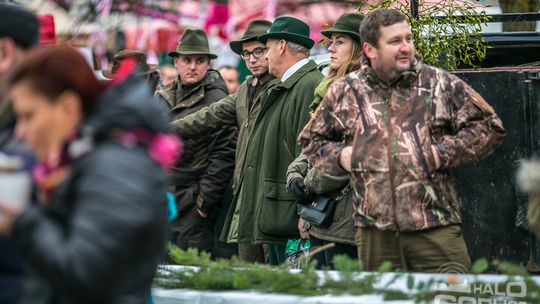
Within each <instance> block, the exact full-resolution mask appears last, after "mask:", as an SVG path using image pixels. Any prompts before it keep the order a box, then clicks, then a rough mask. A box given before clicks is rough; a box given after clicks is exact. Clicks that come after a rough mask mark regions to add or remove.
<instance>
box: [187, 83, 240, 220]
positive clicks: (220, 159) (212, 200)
mask: <svg viewBox="0 0 540 304" xmlns="http://www.w3.org/2000/svg"><path fill="white" fill-rule="evenodd" d="M222 94H223V95H222ZM226 97H227V95H226V93H225V92H224V91H223V90H222V89H214V90H212V91H208V98H210V100H218V101H216V102H219V100H223V99H224V98H226ZM234 100H235V104H236V98H235V99H234ZM216 102H214V103H212V104H210V105H209V107H210V106H212V105H213V104H215V103H216ZM206 108H208V107H206ZM228 113H230V112H228ZM234 113H236V110H234ZM195 114H197V113H195ZM234 117H236V114H235V116H234ZM235 125H236V124H235V123H234V124H233V125H231V124H230V123H229V126H228V127H226V126H225V127H224V126H221V127H220V128H219V130H220V131H218V132H214V133H213V134H212V141H211V143H210V145H209V148H208V162H209V165H208V168H207V169H206V171H205V172H204V173H203V174H202V175H201V179H200V181H199V195H198V197H197V198H196V202H195V203H196V204H197V208H199V209H200V210H201V211H203V212H205V213H207V214H209V213H212V212H213V211H216V212H218V211H219V210H220V209H221V203H222V200H223V196H224V195H225V190H226V189H227V187H228V186H229V183H230V181H231V180H232V176H233V173H234V157H235V151H236V136H237V134H236V133H237V132H236V131H237V128H236V126H235Z"/></svg>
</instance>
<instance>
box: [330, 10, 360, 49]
mask: <svg viewBox="0 0 540 304" xmlns="http://www.w3.org/2000/svg"><path fill="white" fill-rule="evenodd" d="M362 19H364V15H361V14H358V13H347V14H343V15H341V16H340V17H339V18H338V19H337V20H336V22H334V25H333V26H332V27H331V28H328V29H326V30H322V31H321V34H323V35H324V36H326V37H328V38H330V37H332V34H334V33H344V34H347V35H349V36H351V38H353V39H355V40H357V41H358V42H360V23H361V22H362Z"/></svg>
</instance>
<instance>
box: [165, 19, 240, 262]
mask: <svg viewBox="0 0 540 304" xmlns="http://www.w3.org/2000/svg"><path fill="white" fill-rule="evenodd" d="M169 56H171V57H173V59H174V64H175V66H176V69H177V71H178V77H177V79H176V80H175V81H173V82H172V83H170V84H168V85H166V86H165V87H163V88H162V89H161V90H158V92H157V95H158V97H159V98H160V100H161V101H162V102H163V103H164V104H165V105H166V106H167V107H168V108H169V111H170V118H171V120H175V119H180V118H183V117H185V116H187V115H189V114H191V113H195V112H197V111H199V110H201V109H204V108H206V107H208V106H209V105H211V104H213V103H215V102H216V101H218V100H220V99H222V98H224V97H226V96H227V94H228V90H227V86H226V84H225V82H224V81H223V79H222V78H221V76H220V75H219V73H218V72H217V71H216V70H212V69H210V68H209V67H210V60H211V59H215V58H217V56H216V55H214V54H212V53H211V52H210V49H209V46H208V39H207V37H206V34H205V33H204V31H203V30H200V29H186V30H185V32H184V34H183V35H182V38H181V39H180V42H179V43H178V46H177V47H176V50H175V51H172V52H170V53H169ZM184 143H185V144H184V154H183V156H182V158H181V160H179V161H178V162H177V163H176V165H175V166H174V168H173V170H172V181H171V183H172V185H173V186H174V194H175V198H176V203H177V207H178V214H179V216H178V218H177V219H176V220H175V221H174V222H173V223H172V224H171V230H172V233H173V235H172V241H173V243H175V244H176V245H177V246H179V247H180V248H182V249H187V248H196V249H199V250H203V251H207V252H209V253H213V249H214V226H215V222H216V220H217V218H218V215H219V213H220V209H221V208H222V206H221V205H222V200H223V195H224V193H225V192H226V189H227V187H228V185H229V181H230V179H231V177H232V175H233V169H234V153H235V147H236V128H235V126H229V127H223V128H220V130H219V131H217V132H213V133H212V134H205V136H198V137H193V138H186V139H185V141H184Z"/></svg>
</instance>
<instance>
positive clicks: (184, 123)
mask: <svg viewBox="0 0 540 304" xmlns="http://www.w3.org/2000/svg"><path fill="white" fill-rule="evenodd" d="M236 100H237V93H233V94H231V95H229V96H227V97H225V98H223V99H221V100H219V101H217V102H214V103H212V104H211V105H210V106H208V107H205V108H203V109H201V110H200V111H197V112H196V113H193V114H191V115H188V116H186V117H183V118H180V119H177V120H175V121H173V122H172V123H171V124H172V128H173V130H174V131H175V132H176V133H177V134H179V135H180V136H182V137H185V138H194V137H197V136H203V135H205V134H208V133H209V132H213V131H217V130H220V129H221V128H223V126H231V125H236Z"/></svg>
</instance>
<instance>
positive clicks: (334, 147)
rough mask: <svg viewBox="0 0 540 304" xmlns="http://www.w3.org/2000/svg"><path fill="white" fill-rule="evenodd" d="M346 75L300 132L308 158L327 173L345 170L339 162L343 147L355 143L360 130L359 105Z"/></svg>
mask: <svg viewBox="0 0 540 304" xmlns="http://www.w3.org/2000/svg"><path fill="white" fill-rule="evenodd" d="M347 86H348V84H347V83H346V82H344V81H343V79H340V80H336V81H335V82H334V83H333V84H332V85H331V86H330V87H329V88H328V90H327V92H326V94H325V96H324V98H323V100H322V102H321V104H320V105H319V107H318V108H317V110H316V111H315V113H314V114H313V116H312V117H311V120H310V121H309V122H308V123H307V125H306V126H305V127H304V129H303V130H302V132H301V133H300V135H299V136H298V143H299V144H300V146H301V147H302V149H303V150H302V151H303V153H304V154H305V155H306V157H307V159H308V160H309V161H310V162H311V163H312V164H313V165H314V166H315V167H317V168H320V169H321V170H323V171H324V172H326V173H329V174H337V173H343V172H345V170H343V168H342V167H341V165H340V164H339V155H340V153H341V150H342V149H343V148H344V147H346V146H348V145H351V143H352V139H353V137H354V132H355V130H356V121H357V117H358V105H357V103H356V99H355V98H354V96H353V95H352V93H351V92H350V91H351V90H350V89H348V87H347Z"/></svg>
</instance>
